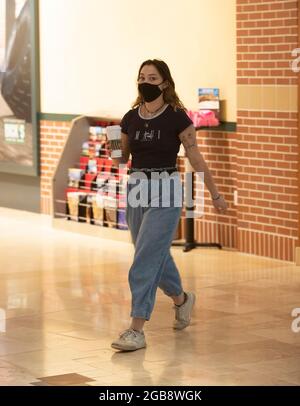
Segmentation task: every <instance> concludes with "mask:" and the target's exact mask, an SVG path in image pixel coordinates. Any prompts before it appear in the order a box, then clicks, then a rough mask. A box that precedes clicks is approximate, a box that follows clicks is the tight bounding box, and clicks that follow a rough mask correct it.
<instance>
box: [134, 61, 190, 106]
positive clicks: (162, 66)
mask: <svg viewBox="0 0 300 406" xmlns="http://www.w3.org/2000/svg"><path fill="white" fill-rule="evenodd" d="M145 65H154V66H155V67H156V69H157V70H158V72H159V73H160V75H161V77H162V78H163V81H168V83H169V86H168V87H166V88H165V89H163V98H164V101H165V103H168V104H170V105H171V106H172V107H173V109H174V110H175V111H176V110H177V108H179V109H183V110H186V108H185V107H184V104H183V103H182V101H181V100H180V99H179V97H178V95H177V93H176V92H175V83H174V80H173V78H172V76H171V72H170V69H169V67H168V65H167V64H166V63H165V62H164V61H162V60H160V59H148V60H147V61H144V62H143V63H142V65H141V67H140V69H139V73H138V77H137V80H138V79H139V77H140V73H141V70H142V69H143V67H144V66H145ZM141 103H143V97H142V95H141V94H140V92H139V94H138V97H137V99H136V100H135V102H134V103H133V104H132V108H133V109H134V108H135V107H137V106H139V105H140V104H141Z"/></svg>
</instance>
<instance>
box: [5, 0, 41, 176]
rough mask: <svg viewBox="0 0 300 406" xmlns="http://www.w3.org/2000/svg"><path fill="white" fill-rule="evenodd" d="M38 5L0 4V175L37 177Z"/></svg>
mask: <svg viewBox="0 0 300 406" xmlns="http://www.w3.org/2000/svg"><path fill="white" fill-rule="evenodd" d="M38 50H39V41H38V1H37V0H0V172H6V173H15V174H23V175H31V176H37V175H38V174H39V142H38V140H39V129H38V121H37V113H38V111H39V110H40V97H39V93H40V89H39V52H38Z"/></svg>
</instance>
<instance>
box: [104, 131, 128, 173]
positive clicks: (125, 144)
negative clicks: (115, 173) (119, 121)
mask: <svg viewBox="0 0 300 406" xmlns="http://www.w3.org/2000/svg"><path fill="white" fill-rule="evenodd" d="M121 145H122V157H121V158H112V161H113V164H114V165H115V166H119V165H120V164H127V162H128V159H129V155H130V148H129V140H128V135H127V134H124V133H121ZM107 149H108V152H109V155H111V148H110V142H109V141H107Z"/></svg>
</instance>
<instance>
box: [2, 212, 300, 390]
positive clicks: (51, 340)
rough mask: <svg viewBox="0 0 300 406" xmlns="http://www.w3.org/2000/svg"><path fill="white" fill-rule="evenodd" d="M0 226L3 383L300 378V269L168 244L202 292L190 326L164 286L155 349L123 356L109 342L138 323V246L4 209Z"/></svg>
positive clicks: (154, 325)
mask: <svg viewBox="0 0 300 406" xmlns="http://www.w3.org/2000/svg"><path fill="white" fill-rule="evenodd" d="M0 229H1V231H2V232H1V235H0V382H1V384H0V385H18V384H20V385H30V384H33V383H35V384H36V385H39V384H42V383H41V382H40V383H39V381H38V378H41V377H54V376H57V375H58V376H60V375H65V377H68V376H69V377H70V376H77V375H83V376H86V377H87V378H89V379H95V381H91V382H83V381H80V382H79V381H78V382H77V381H76V382H71V381H67V380H66V381H63V380H62V381H61V382H62V383H63V384H64V385H80V384H82V385H92V386H109V385H124V386H132V385H149V386H160V385H172V386H173V385H175V386H176V385H177V386H178V385H200V386H204V385H256V384H257V385H288V384H290V385H299V384H300V366H299V365H300V333H293V332H292V331H291V323H292V321H293V318H292V316H291V311H292V309H293V308H295V307H300V296H299V287H300V271H299V269H300V268H299V267H296V266H295V265H293V264H291V263H285V262H283V261H274V260H271V259H268V258H260V257H255V256H251V255H245V254H241V253H238V252H233V251H227V250H225V249H224V250H221V251H219V250H212V249H202V248H201V249H197V250H193V251H191V252H189V253H183V252H182V249H180V248H172V255H173V257H174V260H175V262H176V264H177V266H178V268H179V269H180V271H181V275H182V280H183V283H184V287H185V290H192V291H195V293H196V295H197V301H196V305H195V309H194V313H193V318H192V323H191V326H190V327H189V328H188V329H186V330H185V331H181V332H178V331H177V332H176V331H173V330H172V323H173V319H174V310H173V308H172V303H171V301H170V299H169V298H168V297H166V296H165V295H163V294H162V293H161V292H160V291H159V292H158V294H157V302H156V305H155V309H154V312H153V315H152V318H151V321H150V322H148V323H146V326H145V333H146V339H147V344H148V346H147V349H145V350H141V351H137V352H134V353H125V354H124V353H117V352H115V351H113V350H112V349H111V348H110V343H111V341H112V340H113V339H114V338H115V337H116V336H117V335H118V334H119V332H120V331H122V330H123V329H125V328H127V327H128V323H129V321H130V318H129V311H130V301H131V297H130V291H129V289H128V282H127V279H128V270H129V268H130V265H131V263H132V258H133V254H134V250H133V246H132V245H131V244H128V243H121V242H117V241H109V240H100V239H98V238H95V237H88V236H84V235H81V234H80V235H79V234H72V233H68V232H65V231H59V230H55V229H52V228H51V226H50V221H49V219H48V218H47V217H45V216H39V215H35V214H31V213H23V212H18V211H14V210H7V209H3V208H0ZM120 232H121V231H120ZM16 247H17V251H16ZM16 253H17V254H16ZM72 374H74V375H72ZM50 379H55V378H50ZM59 379H60V378H59ZM62 379H63V378H62Z"/></svg>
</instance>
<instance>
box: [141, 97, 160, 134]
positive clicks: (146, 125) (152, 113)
mask: <svg viewBox="0 0 300 406" xmlns="http://www.w3.org/2000/svg"><path fill="white" fill-rule="evenodd" d="M165 104H166V103H165V102H164V103H163V104H162V105H161V106H160V107H159V108H158V109H156V110H154V111H149V110H148V109H147V107H146V104H145V103H143V106H144V107H145V110H146V111H147V112H148V113H149V114H151V115H152V116H154V115H155V114H156V113H157V112H158V111H159V110H161V109H162V108H163V107H164V106H165ZM149 119H151V117H149ZM144 120H145V127H146V128H148V127H149V122H148V121H146V119H144Z"/></svg>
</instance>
